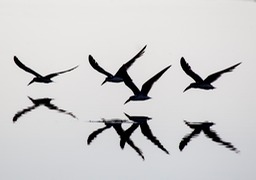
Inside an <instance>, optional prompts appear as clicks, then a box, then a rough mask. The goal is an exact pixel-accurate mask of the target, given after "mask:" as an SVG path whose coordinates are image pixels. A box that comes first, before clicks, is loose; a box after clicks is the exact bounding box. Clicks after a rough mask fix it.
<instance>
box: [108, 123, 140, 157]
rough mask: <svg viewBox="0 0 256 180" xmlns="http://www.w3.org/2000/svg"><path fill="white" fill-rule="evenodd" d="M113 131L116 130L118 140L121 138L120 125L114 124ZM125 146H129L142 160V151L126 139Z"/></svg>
mask: <svg viewBox="0 0 256 180" xmlns="http://www.w3.org/2000/svg"><path fill="white" fill-rule="evenodd" d="M113 127H114V129H115V130H116V132H117V134H118V135H119V136H120V138H121V137H122V136H123V133H124V130H123V128H122V126H121V124H115V125H113ZM126 142H127V144H129V145H130V146H131V147H132V148H133V149H134V150H135V151H136V152H137V153H138V154H139V156H140V157H141V158H142V159H143V160H144V156H143V153H142V151H141V150H140V149H139V148H138V147H137V146H135V144H134V143H133V141H132V140H131V139H130V138H128V139H127V141H126Z"/></svg>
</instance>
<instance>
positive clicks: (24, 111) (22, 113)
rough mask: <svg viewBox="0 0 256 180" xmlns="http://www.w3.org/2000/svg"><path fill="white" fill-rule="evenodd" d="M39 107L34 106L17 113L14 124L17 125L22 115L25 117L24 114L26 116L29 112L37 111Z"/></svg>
mask: <svg viewBox="0 0 256 180" xmlns="http://www.w3.org/2000/svg"><path fill="white" fill-rule="evenodd" d="M37 106H38V105H34V106H31V107H28V108H25V109H23V110H21V111H19V112H17V113H16V114H15V115H14V117H13V119H12V121H13V123H15V122H16V121H17V120H18V119H19V118H20V117H21V116H22V115H24V114H26V113H27V112H29V111H31V110H33V109H35V108H36V107H37Z"/></svg>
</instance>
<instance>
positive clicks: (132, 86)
mask: <svg viewBox="0 0 256 180" xmlns="http://www.w3.org/2000/svg"><path fill="white" fill-rule="evenodd" d="M122 77H123V80H124V84H125V85H126V86H127V87H128V88H130V89H131V90H132V92H133V94H135V95H136V94H138V93H139V92H140V90H139V88H138V87H137V86H136V85H135V84H134V83H133V80H132V79H131V77H130V76H129V74H128V73H127V71H124V72H123V74H122Z"/></svg>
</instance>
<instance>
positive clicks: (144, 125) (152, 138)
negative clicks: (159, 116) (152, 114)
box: [140, 122, 169, 154]
mask: <svg viewBox="0 0 256 180" xmlns="http://www.w3.org/2000/svg"><path fill="white" fill-rule="evenodd" d="M140 129H141V132H142V134H143V135H144V136H146V137H147V138H148V139H149V140H150V141H151V142H152V143H153V144H155V145H156V146H157V147H158V148H160V149H162V150H163V151H164V152H166V153H167V154H169V152H168V151H167V149H165V147H164V146H163V145H162V144H161V143H160V141H159V140H158V139H157V138H156V137H155V136H154V135H153V133H152V131H151V129H150V127H149V125H148V123H147V122H143V123H140Z"/></svg>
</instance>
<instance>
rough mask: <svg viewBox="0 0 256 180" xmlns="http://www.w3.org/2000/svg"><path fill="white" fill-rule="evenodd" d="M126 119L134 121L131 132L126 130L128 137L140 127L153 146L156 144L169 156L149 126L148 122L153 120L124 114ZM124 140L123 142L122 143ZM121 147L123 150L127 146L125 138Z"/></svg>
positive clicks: (121, 142)
mask: <svg viewBox="0 0 256 180" xmlns="http://www.w3.org/2000/svg"><path fill="white" fill-rule="evenodd" d="M124 114H125V115H126V117H127V118H128V119H129V120H131V121H133V122H134V123H133V128H131V130H132V131H131V130H130V131H129V130H126V131H125V133H126V137H130V136H131V134H132V133H133V132H134V130H135V129H136V128H138V126H140V130H141V132H142V134H143V135H144V136H145V137H147V138H148V139H149V140H150V141H151V142H152V143H153V144H155V145H156V146H157V147H158V148H160V149H161V150H163V151H164V152H165V153H167V154H169V152H168V151H167V150H166V149H165V147H164V146H163V145H162V144H161V143H160V141H159V140H158V139H157V138H156V137H155V136H154V135H153V133H152V131H151V129H150V127H149V125H148V123H147V122H148V120H151V119H152V118H150V117H147V116H129V115H128V114H126V113H124ZM122 140H123V141H122ZM120 145H121V147H122V148H124V146H125V138H122V139H121V141H120Z"/></svg>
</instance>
